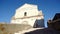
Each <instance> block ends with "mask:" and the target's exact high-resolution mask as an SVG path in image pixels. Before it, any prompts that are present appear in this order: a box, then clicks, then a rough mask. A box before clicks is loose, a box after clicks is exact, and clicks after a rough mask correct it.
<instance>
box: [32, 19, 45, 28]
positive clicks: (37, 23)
mask: <svg viewBox="0 0 60 34" xmlns="http://www.w3.org/2000/svg"><path fill="white" fill-rule="evenodd" d="M33 27H34V28H39V27H44V19H40V20H38V19H37V20H36V21H35V23H34V26H33Z"/></svg>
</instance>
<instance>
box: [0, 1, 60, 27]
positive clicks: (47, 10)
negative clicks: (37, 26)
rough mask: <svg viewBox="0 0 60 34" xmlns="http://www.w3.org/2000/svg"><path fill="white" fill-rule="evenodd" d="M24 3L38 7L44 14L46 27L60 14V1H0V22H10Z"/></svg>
mask: <svg viewBox="0 0 60 34" xmlns="http://www.w3.org/2000/svg"><path fill="white" fill-rule="evenodd" d="M24 3H29V4H36V5H38V10H42V11H43V14H44V20H45V26H47V24H46V22H47V20H48V19H52V18H53V17H54V15H55V13H60V0H0V22H8V23H9V22H10V20H11V17H12V16H13V15H14V14H15V10H16V9H17V8H18V7H20V6H22V5H23V4H24Z"/></svg>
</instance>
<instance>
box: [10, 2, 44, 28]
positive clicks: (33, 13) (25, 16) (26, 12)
mask: <svg viewBox="0 0 60 34" xmlns="http://www.w3.org/2000/svg"><path fill="white" fill-rule="evenodd" d="M11 23H12V24H26V25H30V26H32V27H43V26H44V16H43V14H42V10H38V6H37V5H33V4H27V3H25V4H24V5H22V6H21V7H19V8H17V9H16V13H15V15H14V16H13V17H12V19H11Z"/></svg>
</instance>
